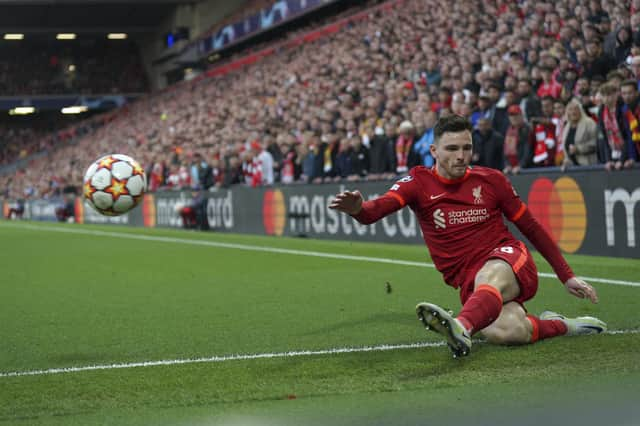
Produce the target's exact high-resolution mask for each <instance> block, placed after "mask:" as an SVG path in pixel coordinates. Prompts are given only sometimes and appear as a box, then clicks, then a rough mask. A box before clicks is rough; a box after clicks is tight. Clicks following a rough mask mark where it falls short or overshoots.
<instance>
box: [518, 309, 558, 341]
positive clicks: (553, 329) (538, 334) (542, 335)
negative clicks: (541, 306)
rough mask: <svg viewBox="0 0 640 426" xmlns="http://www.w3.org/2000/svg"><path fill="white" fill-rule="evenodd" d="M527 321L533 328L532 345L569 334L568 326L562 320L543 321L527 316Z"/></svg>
mask: <svg viewBox="0 0 640 426" xmlns="http://www.w3.org/2000/svg"><path fill="white" fill-rule="evenodd" d="M527 319H528V320H529V322H531V326H532V327H533V331H532V332H531V343H535V342H537V341H538V340H542V339H548V338H550V337H556V336H562V335H565V334H567V325H566V324H565V323H564V322H562V321H560V320H541V319H540V318H538V317H534V316H533V315H527Z"/></svg>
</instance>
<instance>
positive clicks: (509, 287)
mask: <svg viewBox="0 0 640 426" xmlns="http://www.w3.org/2000/svg"><path fill="white" fill-rule="evenodd" d="M469 285H471V283H470V284H469ZM473 285H474V286H475V288H474V292H473V293H472V294H471V296H470V297H469V298H467V299H466V301H465V302H464V305H463V307H462V311H460V314H459V315H458V317H457V318H454V317H453V316H452V315H451V314H450V313H448V312H447V311H446V310H444V309H442V308H441V307H439V306H438V305H435V304H432V303H420V304H418V306H417V307H416V312H417V314H418V318H419V319H420V321H422V323H423V324H424V325H425V327H426V328H427V329H428V330H433V331H435V332H437V333H439V334H441V335H442V336H443V337H444V338H445V339H446V341H447V344H448V345H449V348H450V349H451V351H452V352H453V355H454V357H456V356H465V355H468V354H469V352H470V350H471V335H472V334H473V333H474V332H478V331H480V330H482V329H483V328H485V327H487V326H488V325H489V324H491V323H492V322H494V321H495V320H496V319H497V318H498V317H499V316H500V312H501V311H502V304H503V300H504V299H505V298H506V299H507V300H511V299H513V298H515V297H516V296H518V294H519V293H520V288H519V287H518V284H517V280H516V278H515V275H514V273H513V271H512V269H511V266H510V265H509V264H508V263H507V262H505V261H504V260H501V259H489V260H488V261H487V262H486V263H485V264H484V265H483V266H482V267H481V268H480V270H479V271H478V273H476V278H475V283H474V284H473Z"/></svg>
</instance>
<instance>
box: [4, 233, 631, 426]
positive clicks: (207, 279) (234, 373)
mask: <svg viewBox="0 0 640 426" xmlns="http://www.w3.org/2000/svg"><path fill="white" fill-rule="evenodd" d="M60 231H64V232H60ZM68 231H70V232H68ZM127 236H129V237H128V238H125V237H127ZM221 244H228V245H227V246H224V245H221ZM234 245H235V246H234ZM238 245H240V246H241V247H239V246H238ZM251 247H258V248H277V249H284V250H283V251H280V252H273V251H271V252H270V251H256V250H247V249H243V248H251ZM296 251H299V252H296ZM308 252H314V253H315V254H316V255H309V253H308ZM318 253H321V254H322V253H326V254H330V255H335V256H334V257H322V256H319V255H317V254H318ZM339 255H349V256H362V257H371V258H385V259H395V260H404V261H410V262H416V263H425V264H426V263H429V262H430V259H429V258H428V253H427V251H426V248H425V247H424V246H421V245H392V244H365V243H357V242H332V241H318V240H307V239H288V238H274V237H256V236H248V235H231V234H216V233H196V232H183V231H174V230H161V229H132V228H124V227H105V226H102V227H100V226H88V225H86V226H80V225H59V224H46V223H33V222H6V221H1V222H0V259H1V261H0V277H1V278H0V425H2V424H18V425H26V424H29V425H30V424H46V425H49V424H60V425H68V424H77V425H86V424H114V425H122V424H135V425H158V424H167V425H174V424H180V425H210V424H215V425H218V424H220V425H222V424H224V425H248V426H251V425H302V424H305V425H306V424H309V425H315V424H317V425H324V424H330V425H339V424H345V425H346V424H349V425H356V424H357V425H373V424H380V425H383V424H384V425H401V424H459V423H463V424H483V425H484V424H487V425H488V424H491V425H497V424H518V425H519V426H524V425H528V424H531V425H534V424H536V425H537V424H563V425H571V424H580V425H582V426H585V425H591V424H593V425H595V424H598V425H603V424H605V425H626V424H629V425H630V424H634V423H633V421H634V420H633V419H636V420H637V419H638V418H640V412H639V409H638V408H637V403H636V398H637V395H638V394H640V335H639V334H638V331H639V330H640V318H639V317H638V308H639V307H640V303H639V301H640V286H633V285H612V284H607V283H594V286H595V287H596V288H597V290H598V293H599V296H600V303H599V304H598V305H592V304H590V303H588V302H585V301H582V300H578V299H576V298H573V297H572V296H570V295H568V294H567V293H566V292H565V290H564V289H563V288H562V286H561V285H560V283H559V282H558V281H557V280H556V279H550V278H541V279H540V289H539V292H538V295H537V297H536V298H535V299H534V300H533V301H532V302H530V303H529V304H528V305H527V308H528V309H529V310H530V311H531V312H533V313H539V312H540V311H542V310H544V309H552V310H557V311H559V312H562V313H564V314H567V315H570V316H575V315H594V316H597V317H599V318H602V319H603V320H605V321H606V322H607V323H608V324H609V327H610V329H611V330H615V331H620V333H618V334H607V335H599V336H589V337H577V338H557V339H551V340H548V341H543V342H540V343H538V344H535V345H529V346H521V347H496V346H491V345H487V344H484V343H478V344H477V345H475V346H474V348H473V351H472V355H471V356H470V357H468V358H465V359H459V360H455V359H452V357H451V356H450V354H449V351H448V349H447V348H446V347H444V346H442V345H440V343H439V340H438V338H437V336H436V335H433V334H429V333H427V332H426V331H425V330H424V329H423V328H422V327H420V324H419V322H418V320H417V319H416V317H415V312H414V307H415V305H416V303H418V302H421V301H425V300H427V301H433V302H436V303H439V304H441V305H443V306H446V307H449V308H451V309H453V310H454V311H456V312H457V311H458V310H459V308H460V305H459V301H458V294H457V292H456V291H454V290H453V289H451V288H450V287H448V286H445V285H444V284H443V283H442V280H441V277H440V275H439V273H438V272H437V271H436V270H435V269H433V268H431V267H424V266H417V265H415V266H414V265H406V264H405V265H402V264H394V263H381V262H375V261H370V260H362V259H353V258H340V257H339ZM567 258H568V260H569V262H570V264H571V265H572V267H573V269H574V270H575V271H576V273H577V274H578V275H580V276H590V277H598V278H604V279H615V280H624V281H629V282H631V283H638V282H640V262H638V261H637V260H629V259H614V258H596V257H587V256H567ZM536 261H537V264H538V268H539V270H540V271H541V272H550V267H549V265H548V264H547V263H546V262H545V261H544V260H541V258H540V257H539V256H537V254H536ZM387 283H389V286H388V285H387ZM388 287H390V289H391V291H390V292H389V291H388ZM414 343H420V344H421V347H414V348H402V347H398V348H395V349H394V348H391V349H389V350H385V351H380V350H372V351H363V350H362V348H364V347H370V346H380V345H392V346H394V345H408V344H414ZM337 348H351V349H354V351H353V352H342V353H327V351H329V350H332V349H337ZM291 351H298V352H300V351H318V352H320V353H318V354H307V355H304V354H300V353H298V354H297V355H296V356H286V355H285V354H286V353H288V352H291ZM264 354H275V356H273V357H263V356H264ZM244 355H258V356H257V357H249V358H248V359H244V358H242V356H244ZM294 355H295V354H294ZM212 357H221V358H218V359H217V361H216V362H212V361H213V360H212V359H211V358H212ZM224 357H227V358H224ZM196 358H206V359H208V360H205V362H198V363H194V362H184V360H189V359H196ZM161 360H165V361H169V362H167V363H166V364H165V365H155V366H146V367H134V368H113V367H107V366H110V365H113V364H117V365H118V366H119V367H127V366H129V364H131V363H142V362H153V361H161ZM173 361H179V363H173ZM86 366H105V367H104V369H99V370H82V369H81V370H80V371H72V372H62V373H57V374H34V375H22V374H23V373H25V372H33V371H46V370H50V369H58V368H76V367H77V368H82V367H86ZM8 373H18V374H19V375H9V374H8ZM513 419H517V421H515V420H514V421H513V422H511V420H513Z"/></svg>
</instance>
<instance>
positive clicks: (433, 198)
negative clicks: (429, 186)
mask: <svg viewBox="0 0 640 426" xmlns="http://www.w3.org/2000/svg"><path fill="white" fill-rule="evenodd" d="M445 194H446V192H443V193H442V194H438V195H432V196H431V199H432V200H435V199H436V198H440V197H442V196H443V195H445Z"/></svg>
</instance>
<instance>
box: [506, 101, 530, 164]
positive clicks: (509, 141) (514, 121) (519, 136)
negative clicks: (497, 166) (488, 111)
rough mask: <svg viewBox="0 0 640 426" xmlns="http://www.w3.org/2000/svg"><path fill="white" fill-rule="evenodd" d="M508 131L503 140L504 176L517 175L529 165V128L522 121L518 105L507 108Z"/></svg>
mask: <svg viewBox="0 0 640 426" xmlns="http://www.w3.org/2000/svg"><path fill="white" fill-rule="evenodd" d="M508 112H509V123H510V125H509V129H508V130H507V135H506V136H505V138H504V149H503V159H504V160H503V161H504V168H503V172H504V173H505V174H509V173H512V174H518V173H519V172H520V169H522V168H526V167H530V165H531V156H532V152H531V146H530V140H531V133H532V131H531V127H529V124H527V122H526V121H525V120H524V115H523V113H522V109H520V107H519V106H518V105H512V106H510V107H509V111H508Z"/></svg>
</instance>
